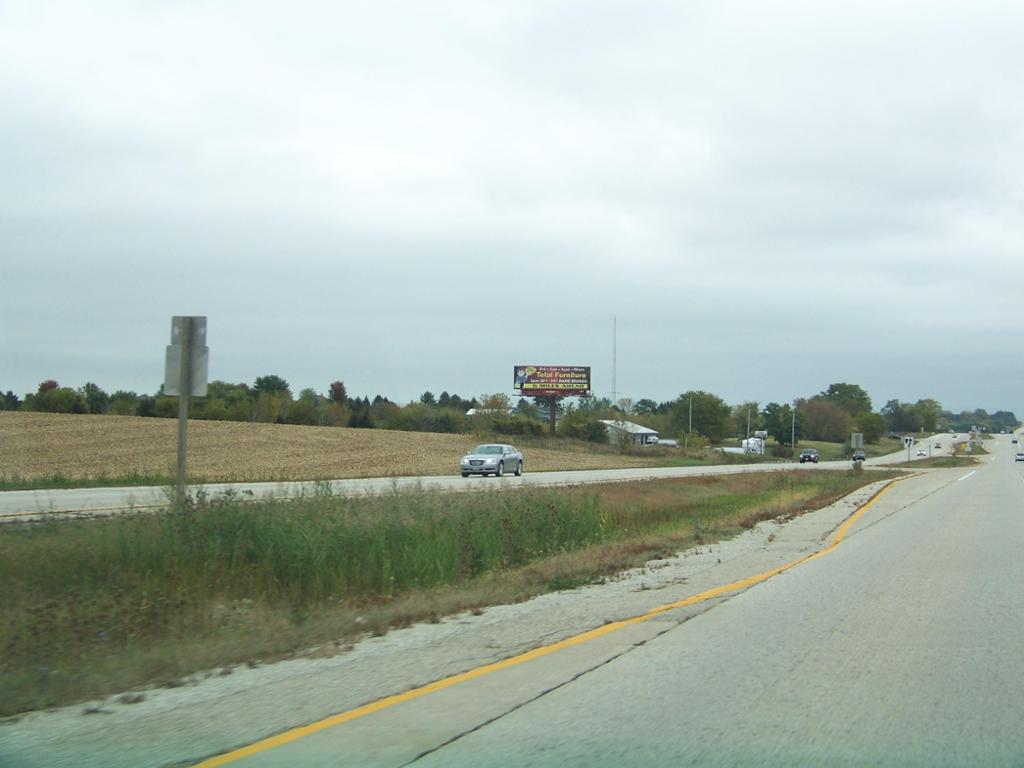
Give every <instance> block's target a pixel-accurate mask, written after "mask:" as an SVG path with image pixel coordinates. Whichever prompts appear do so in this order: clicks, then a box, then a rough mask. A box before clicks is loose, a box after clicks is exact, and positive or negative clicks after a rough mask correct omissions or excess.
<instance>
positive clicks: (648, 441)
mask: <svg viewBox="0 0 1024 768" xmlns="http://www.w3.org/2000/svg"><path fill="white" fill-rule="evenodd" d="M601 423H602V424H604V425H605V426H606V427H608V440H609V442H611V443H612V444H613V445H622V444H627V445H628V444H630V443H632V444H633V445H657V444H658V433H657V432H655V431H654V430H653V429H650V428H649V427H642V426H640V425H639V424H634V423H633V422H632V421H611V420H610V419H601Z"/></svg>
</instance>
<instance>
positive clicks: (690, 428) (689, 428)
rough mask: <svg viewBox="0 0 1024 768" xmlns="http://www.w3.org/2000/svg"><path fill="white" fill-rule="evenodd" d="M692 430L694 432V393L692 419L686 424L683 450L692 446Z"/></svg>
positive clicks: (691, 410)
mask: <svg viewBox="0 0 1024 768" xmlns="http://www.w3.org/2000/svg"><path fill="white" fill-rule="evenodd" d="M691 432H693V395H690V421H689V423H688V424H687V425H686V440H685V441H684V442H683V450H686V449H687V448H689V447H690V433H691Z"/></svg>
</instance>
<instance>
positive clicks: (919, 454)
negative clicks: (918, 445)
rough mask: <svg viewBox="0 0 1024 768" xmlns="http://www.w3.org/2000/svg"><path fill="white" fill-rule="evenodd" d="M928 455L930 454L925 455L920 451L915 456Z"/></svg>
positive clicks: (925, 454)
mask: <svg viewBox="0 0 1024 768" xmlns="http://www.w3.org/2000/svg"><path fill="white" fill-rule="evenodd" d="M927 455H928V454H927V453H925V452H924V451H918V452H917V453H916V454H915V456H927Z"/></svg>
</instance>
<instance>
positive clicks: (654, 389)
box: [0, 0, 1024, 416]
mask: <svg viewBox="0 0 1024 768" xmlns="http://www.w3.org/2000/svg"><path fill="white" fill-rule="evenodd" d="M1022 39H1024V5H1021V4H1020V3H1015V2H1006V3H1000V2H979V1H978V0H971V1H970V2H967V1H964V2H941V1H939V2H935V1H929V2H902V3H900V2H891V1H887V2H876V3H872V2H862V1H858V2H829V1H828V0H813V2H730V1H728V0H725V1H723V0H714V2H595V1H594V0H586V1H585V2H584V1H582V0H581V1H580V2H570V1H565V2H558V1H555V0H552V1H550V2H528V1H525V0H514V1H510V2H478V1H477V0H467V1H466V2H446V1H445V0H434V2H431V3H423V2H419V1H410V2H388V1H387V0H373V1H372V2H358V3H357V2H326V1H325V2H302V1H301V0H300V1H299V2H292V3H280V2H272V3H271V2H254V1H253V0H246V2H241V1H239V2H188V1H186V0H176V1H175V2H144V1H141V0H125V1H124V2H102V1H101V2H66V3H61V2H46V3H41V2H36V1H35V0H28V1H26V2H11V1H10V0H0V104H2V105H3V106H2V108H0V301H2V303H0V390H3V391H6V390H7V389H13V390H14V391H15V392H16V393H17V394H19V395H22V394H24V393H26V392H30V391H35V389H36V387H37V385H38V383H39V382H40V381H41V380H43V379H47V378H54V379H57V380H58V381H59V382H60V383H61V384H62V385H65V386H72V387H79V386H81V385H82V384H83V383H85V382H86V381H94V382H96V383H97V384H99V385H100V386H101V387H103V388H104V389H106V390H108V391H113V390H117V389H132V390H136V391H138V392H150V393H151V392H154V391H155V390H156V388H157V387H158V386H159V385H160V383H161V382H162V381H163V364H164V363H163V361H164V348H165V346H166V345H167V344H168V343H169V341H170V325H171V316H172V315H176V314H193V315H205V316H207V317H208V343H209V346H210V378H211V379H223V380H227V381H231V382H248V383H251V382H252V381H253V380H254V379H255V378H256V377H257V376H260V375H263V374H267V373H274V374H277V375H280V376H283V377H284V378H285V379H287V380H288V382H289V383H290V384H291V385H292V389H293V392H298V390H300V389H302V388H304V387H313V388H315V389H317V390H318V391H321V392H324V391H326V389H327V386H328V384H329V383H330V382H331V381H334V380H336V379H341V380H343V381H345V383H346V384H347V386H348V389H349V392H350V394H352V395H364V394H365V395H369V396H371V397H372V396H373V395H374V394H377V393H380V394H383V395H386V396H388V397H390V398H391V399H392V400H395V401H397V402H406V401H408V400H411V399H414V398H416V397H418V396H419V394H420V393H421V392H423V391H424V390H428V389H429V390H432V391H433V392H434V393H435V394H439V393H440V392H441V391H442V390H447V391H449V392H455V393H458V394H460V395H463V396H466V397H468V396H471V395H479V394H481V393H490V392H498V391H504V392H509V393H511V384H512V367H513V365H514V364H516V363H526V364H565V365H590V366H592V367H593V379H594V388H595V393H596V394H599V395H610V394H611V393H612V380H613V377H612V336H613V335H612V323H613V318H617V327H618V333H617V341H618V344H617V350H618V354H617V360H618V364H617V367H616V370H617V376H616V385H615V389H616V390H617V393H618V395H619V396H620V397H632V398H634V399H639V398H641V397H650V398H653V399H656V400H667V399H671V398H674V397H676V396H677V395H678V394H680V393H681V392H683V391H685V390H688V389H705V390H709V391H712V392H715V393H716V394H718V395H720V396H721V397H723V398H725V399H726V400H727V401H729V402H731V403H737V402H740V401H743V400H747V399H753V400H758V401H760V402H761V403H762V404H764V403H767V402H769V401H779V402H785V401H791V400H793V399H794V398H796V397H801V396H809V395H813V394H815V393H817V392H819V391H821V390H823V389H825V388H826V387H827V386H828V385H829V384H830V383H831V382H839V381H846V382H851V383H857V384H860V385H862V386H863V387H865V388H866V389H867V390H868V392H869V393H870V394H871V396H872V398H873V400H874V405H875V407H876V408H879V407H881V406H882V405H884V403H885V402H886V401H887V400H889V399H892V398H899V399H901V400H909V401H915V400H917V399H919V398H924V397H934V398H936V399H938V400H939V401H940V402H941V403H943V405H944V406H946V407H947V408H950V409H953V410H957V411H959V410H961V409H965V408H975V407H983V408H987V409H988V410H990V411H991V410H997V409H1007V410H1014V411H1015V412H1016V413H1017V414H1018V416H1024V394H1022V391H1021V382H1022V380H1024V359H1022V355H1021V343H1020V341H1021V335H1022V328H1024V326H1022V323H1021V314H1020V294H1021V290H1022V288H1024V258H1022V257H1024V99H1022V97H1021V94H1022V93H1024V44H1022V43H1021V40H1022Z"/></svg>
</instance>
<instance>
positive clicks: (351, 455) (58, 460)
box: [0, 411, 658, 482]
mask: <svg viewBox="0 0 1024 768" xmlns="http://www.w3.org/2000/svg"><path fill="white" fill-rule="evenodd" d="M497 441H499V442H512V443H515V442H516V440H515V439H514V438H512V439H500V438H499V439H497ZM477 442H481V440H478V439H477V438H476V437H474V436H473V435H447V434H437V433H427V432H392V431H387V430H380V429H348V428H344V427H302V426H292V425H287V424H251V423H239V422H227V421H190V422H189V424H188V473H189V478H190V479H191V480H193V481H203V482H214V481H239V482H241V481H259V480H318V479H340V478H348V477H383V476H392V475H446V474H448V475H450V474H455V473H456V471H457V470H456V462H457V461H458V458H459V456H461V455H462V454H463V453H464V452H465V451H466V450H467V449H469V448H471V447H472V446H473V445H475V444H476V443H477ZM559 442H560V441H557V442H556V443H554V444H553V446H552V447H527V448H525V449H524V454H525V456H526V468H527V471H547V470H565V469H608V468H615V467H639V466H645V465H650V464H652V463H658V462H657V461H652V459H653V458H654V456H653V455H652V456H651V457H649V458H648V457H644V456H627V455H621V454H617V453H614V452H613V451H611V450H609V449H608V448H607V447H604V448H599V447H593V448H591V447H589V446H586V445H584V444H576V443H565V444H564V445H559ZM176 457H177V421H176V420H175V419H156V418H140V417H136V416H93V415H76V414H52V413H28V412H20V411H5V412H0V480H9V479H12V478H20V479H24V480H32V479H35V478H48V477H56V476H60V477H64V478H68V479H71V480H87V479H90V478H98V477H99V478H102V477H107V478H110V477H121V476H124V475H132V474H137V475H163V476H167V477H172V476H173V475H174V473H175V467H176V464H175V462H176V460H177V458H176Z"/></svg>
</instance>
